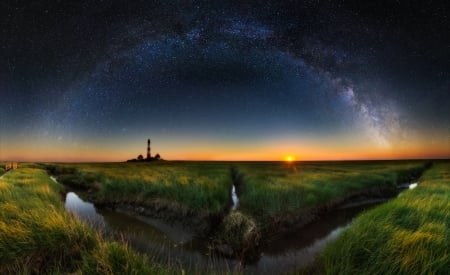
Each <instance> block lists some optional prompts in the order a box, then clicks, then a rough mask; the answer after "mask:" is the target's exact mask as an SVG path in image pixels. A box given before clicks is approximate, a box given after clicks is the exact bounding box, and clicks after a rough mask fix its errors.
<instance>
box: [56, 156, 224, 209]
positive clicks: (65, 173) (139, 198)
mask: <svg viewBox="0 0 450 275" xmlns="http://www.w3.org/2000/svg"><path fill="white" fill-rule="evenodd" d="M48 167H50V168H49V169H50V173H53V174H56V175H57V176H58V180H59V181H60V182H62V183H64V184H69V185H73V186H78V187H85V188H95V189H97V190H98V192H97V193H96V201H97V202H101V201H105V202H108V201H110V202H111V201H113V202H118V201H122V202H133V203H142V204H145V203H146V202H147V201H151V200H153V199H156V198H157V199H165V200H168V201H172V202H177V203H180V204H182V205H185V206H187V207H189V208H190V209H193V210H201V211H208V212H211V213H217V212H220V211H222V210H223V208H224V206H226V205H227V204H228V200H229V192H230V191H229V190H230V188H231V185H232V182H231V177H230V171H229V165H216V164H214V163H201V164H200V163H195V162H177V163H172V162H170V163H168V162H152V163H106V164H66V165H56V166H48Z"/></svg>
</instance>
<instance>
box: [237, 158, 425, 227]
mask: <svg viewBox="0 0 450 275" xmlns="http://www.w3.org/2000/svg"><path fill="white" fill-rule="evenodd" d="M424 168H425V162H423V161H395V162H394V161H371V162H306V163H269V164H263V165H261V164H241V165H239V166H238V169H239V171H241V173H242V174H243V175H244V179H243V182H244V188H243V192H242V194H241V197H240V205H241V210H242V211H244V212H247V213H249V214H251V215H252V216H254V217H257V218H258V220H260V221H264V220H267V218H270V217H282V216H283V215H289V214H294V213H295V212H298V211H300V210H303V209H305V208H308V207H313V206H316V205H320V204H325V203H328V202H330V201H333V200H338V199H340V198H343V197H345V196H348V195H349V194H351V193H352V192H357V191H360V190H364V189H368V188H381V189H391V190H393V191H395V189H396V185H397V184H398V183H401V182H408V181H410V180H411V179H412V178H418V177H419V176H420V174H421V173H422V172H423V171H424ZM380 195H382V194H380Z"/></svg>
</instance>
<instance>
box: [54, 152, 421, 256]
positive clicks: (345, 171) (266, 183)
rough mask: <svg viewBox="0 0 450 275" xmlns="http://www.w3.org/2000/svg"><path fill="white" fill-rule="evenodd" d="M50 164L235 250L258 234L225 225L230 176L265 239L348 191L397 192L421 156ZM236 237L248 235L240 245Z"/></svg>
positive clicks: (97, 190) (122, 203)
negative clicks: (230, 230)
mask: <svg viewBox="0 0 450 275" xmlns="http://www.w3.org/2000/svg"><path fill="white" fill-rule="evenodd" d="M47 169H48V170H49V172H50V173H51V174H53V175H56V176H57V178H58V180H59V181H60V182H61V183H63V184H67V185H71V186H76V187H82V188H86V189H91V190H90V193H89V195H88V196H90V197H89V198H88V200H90V201H92V202H95V203H96V204H97V205H101V204H105V205H108V204H113V205H114V206H115V207H119V208H121V209H125V210H126V211H131V212H133V211H134V212H137V213H139V214H141V215H148V216H152V217H158V218H163V219H166V220H178V221H183V222H185V224H189V225H190V226H191V227H192V228H193V229H195V230H196V231H197V233H200V234H201V235H209V234H210V233H214V231H215V229H218V233H217V232H216V233H217V235H216V236H215V237H214V239H215V243H217V244H219V245H220V246H221V247H222V248H224V249H222V250H224V251H225V250H226V251H228V252H230V251H231V250H233V252H232V253H225V254H234V255H241V254H243V251H253V252H255V253H256V252H257V249H254V247H251V246H250V245H245V243H248V242H249V240H251V239H255V238H253V237H252V238H247V237H245V236H246V234H244V233H242V232H244V231H245V230H244V231H242V230H234V232H240V233H242V234H241V235H239V234H238V233H236V234H235V235H236V236H233V238H230V236H229V234H228V233H227V232H224V230H225V229H227V228H240V227H241V226H240V224H245V223H238V224H239V225H236V220H237V219H235V218H232V217H227V216H226V215H225V214H226V212H225V211H224V210H225V209H226V208H227V205H229V203H230V189H231V186H232V184H233V183H234V184H236V185H237V191H238V195H239V197H240V198H239V199H240V202H239V210H240V212H239V213H240V216H239V217H240V218H241V220H242V221H252V222H253V221H254V222H255V225H256V230H255V232H257V233H255V234H253V235H252V236H258V238H257V239H259V238H260V237H261V236H262V237H263V239H264V240H267V239H268V238H276V236H277V235H278V234H280V233H283V232H285V231H289V230H292V228H294V227H295V226H298V225H300V226H301V225H303V224H306V223H309V222H311V221H312V220H314V219H315V218H316V217H317V216H318V215H320V214H321V213H323V212H325V211H327V209H328V208H333V207H335V206H336V205H337V204H339V203H341V202H343V201H344V200H345V199H349V197H352V196H361V195H366V196H368V197H374V196H379V197H386V196H389V195H395V194H396V192H397V184H398V183H403V182H409V181H410V180H411V179H412V178H417V177H419V176H420V175H421V173H422V172H423V171H424V169H425V162H424V161H370V162H297V163H295V162H294V163H287V162H152V163H104V164H101V163H100V164H99V163H96V164H54V165H47ZM244 235H245V236H244ZM210 237H211V236H210ZM230 240H232V242H230ZM236 240H246V241H242V244H241V247H240V246H238V245H237V244H236ZM226 244H228V246H225V245H226ZM249 247H251V249H248V248H249ZM240 257H241V256H240ZM241 258H242V257H241Z"/></svg>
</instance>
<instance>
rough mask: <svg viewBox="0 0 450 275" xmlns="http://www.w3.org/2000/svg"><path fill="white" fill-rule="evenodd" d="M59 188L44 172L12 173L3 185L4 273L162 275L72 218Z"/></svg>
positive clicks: (0, 243) (0, 268) (0, 232)
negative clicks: (61, 197) (64, 204)
mask: <svg viewBox="0 0 450 275" xmlns="http://www.w3.org/2000/svg"><path fill="white" fill-rule="evenodd" d="M60 188H61V186H60V185H59V184H57V183H54V182H53V181H51V180H50V179H49V177H48V175H47V173H46V171H44V170H40V169H34V168H22V169H18V170H13V171H11V172H10V173H8V174H7V175H5V177H4V178H3V179H2V180H0V191H1V192H0V255H1V257H0V273H2V274H5V273H6V274H18V273H21V274H24V273H68V272H83V273H85V274H98V273H102V274H112V273H113V271H114V273H127V274H133V273H134V274H142V273H143V272H145V273H146V274H149V273H150V274H151V273H153V274H161V272H163V271H164V273H166V272H169V271H170V270H171V269H170V268H162V267H161V266H159V265H157V264H153V263H150V262H149V261H148V260H147V258H145V257H143V256H141V255H139V254H137V253H136V252H133V251H132V250H131V249H130V248H129V247H128V246H127V245H126V244H125V243H122V242H111V241H108V240H106V239H104V238H103V237H102V236H101V234H99V233H98V232H96V231H94V230H92V229H91V228H89V227H88V226H87V225H85V224H83V223H82V222H81V221H79V220H78V219H76V218H75V217H73V216H72V215H70V214H68V213H67V212H66V211H65V210H64V207H63V205H62V203H61V199H60V195H59V191H60Z"/></svg>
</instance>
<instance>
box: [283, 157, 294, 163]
mask: <svg viewBox="0 0 450 275" xmlns="http://www.w3.org/2000/svg"><path fill="white" fill-rule="evenodd" d="M284 160H285V161H287V162H293V161H294V160H295V157H293V156H286V157H285V158H284Z"/></svg>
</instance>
